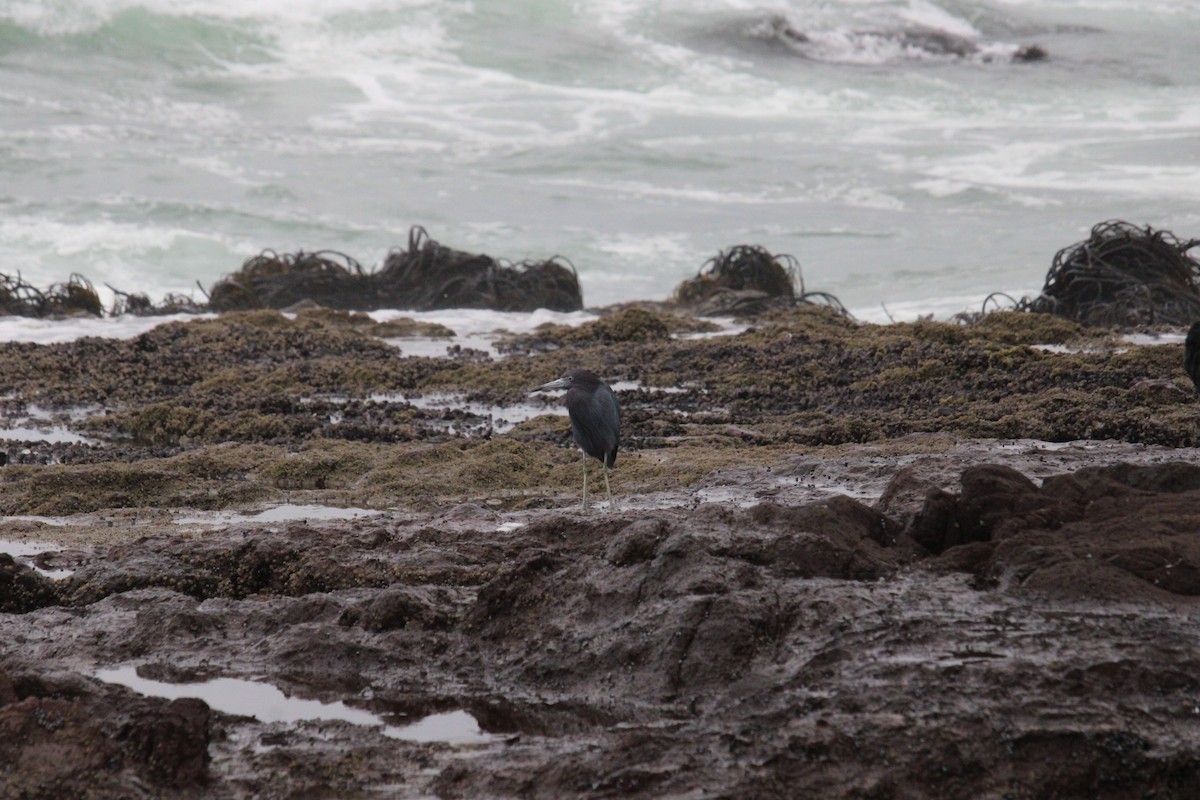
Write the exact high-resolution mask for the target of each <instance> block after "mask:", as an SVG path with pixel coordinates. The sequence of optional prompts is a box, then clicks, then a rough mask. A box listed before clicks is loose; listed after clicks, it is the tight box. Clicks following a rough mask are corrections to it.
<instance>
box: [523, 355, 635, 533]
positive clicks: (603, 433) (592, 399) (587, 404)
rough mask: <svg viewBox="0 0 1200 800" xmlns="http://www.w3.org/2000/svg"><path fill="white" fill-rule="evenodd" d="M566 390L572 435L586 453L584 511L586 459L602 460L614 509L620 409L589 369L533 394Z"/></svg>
mask: <svg viewBox="0 0 1200 800" xmlns="http://www.w3.org/2000/svg"><path fill="white" fill-rule="evenodd" d="M549 389H566V390H567V393H566V394H565V395H563V399H562V402H563V405H564V406H566V407H567V413H568V414H569V415H570V417H571V436H573V437H574V438H575V444H577V445H579V449H580V450H582V451H583V510H584V511H586V510H587V457H588V456H591V457H592V458H595V459H599V461H600V463H601V464H603V465H604V491H605V493H607V494H608V507H609V508H612V490H611V489H610V488H609V487H608V471H609V469H611V468H612V466H613V464H615V463H616V461H617V448H618V447H619V446H620V444H621V442H620V436H621V406H620V405H618V404H617V396H616V395H615V394H613V390H612V389H610V388H609V386H608V384H607V383H605V382H604V381H602V380H600V379H599V378H598V377H596V374H595V373H594V372H589V371H588V370H586V369H569V370H567V371H566V372H564V373H563V374H562V377H561V378H559V379H558V380H556V381H550V382H549V383H546V384H543V385H541V386H539V387H537V388H536V389H531V390H530V394H533V392H544V391H547V390H549Z"/></svg>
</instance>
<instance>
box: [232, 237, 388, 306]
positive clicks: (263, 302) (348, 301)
mask: <svg viewBox="0 0 1200 800" xmlns="http://www.w3.org/2000/svg"><path fill="white" fill-rule="evenodd" d="M372 295H373V292H372V287H371V280H370V276H369V275H367V273H366V272H365V271H364V270H363V268H362V265H361V264H359V263H358V262H357V261H355V260H354V259H353V258H351V257H350V256H348V255H345V254H343V253H338V252H334V251H332V250H320V251H317V252H313V253H306V252H304V251H303V250H301V251H299V252H297V253H284V254H282V255H280V254H278V253H276V252H274V251H273V250H264V251H263V252H262V253H260V254H259V255H257V256H254V257H253V258H250V259H249V260H247V261H246V263H244V264H243V265H242V268H241V269H240V270H239V271H238V272H236V273H235V274H233V275H230V276H228V277H226V278H223V279H221V280H220V281H218V282H217V283H216V284H215V285H214V286H213V288H212V291H211V292H210V293H209V305H210V306H211V307H212V310H213V311H249V310H251V309H256V308H288V307H289V306H292V305H295V304H296V303H299V302H302V301H306V300H307V301H312V302H315V303H317V304H318V305H322V306H326V307H328V308H336V309H343V310H345V309H362V308H364V307H365V308H368V309H369V308H377V307H378V306H377V305H375V304H374V303H373V302H372V300H371V297H372Z"/></svg>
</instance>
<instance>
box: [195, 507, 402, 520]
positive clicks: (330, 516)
mask: <svg viewBox="0 0 1200 800" xmlns="http://www.w3.org/2000/svg"><path fill="white" fill-rule="evenodd" d="M382 513H383V512H382V511H379V510H377V509H372V508H336V507H334V506H315V505H294V504H291V503H284V504H283V505H278V506H272V507H271V508H267V509H264V510H262V511H259V512H257V513H255V514H239V513H237V512H234V511H214V512H211V513H208V514H196V515H193V516H190V517H176V518H175V520H174V522H175V524H176V525H236V524H238V523H242V522H296V521H300V520H304V521H308V520H320V521H327V520H352V519H358V518H359V517H373V516H377V515H379V514H382Z"/></svg>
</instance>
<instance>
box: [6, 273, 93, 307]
mask: <svg viewBox="0 0 1200 800" xmlns="http://www.w3.org/2000/svg"><path fill="white" fill-rule="evenodd" d="M0 314H7V315H11V316H18V317H69V316H74V315H77V314H88V315H90V316H94V317H101V316H104V306H103V305H102V304H101V302H100V295H98V294H97V293H96V289H95V287H93V286H92V284H91V282H90V281H89V280H88V279H87V278H85V277H83V276H82V275H72V276H71V277H70V279H69V280H68V281H67V282H66V283H56V284H53V285H52V286H50V288H49V289H47V290H46V291H44V292H43V291H42V290H40V289H38V288H37V287H36V286H34V285H33V284H31V283H29V282H28V281H26V280H25V279H24V278H22V277H21V275H20V274H19V273H18V274H17V275H16V276H12V275H7V274H4V273H0Z"/></svg>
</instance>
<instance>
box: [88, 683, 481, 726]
mask: <svg viewBox="0 0 1200 800" xmlns="http://www.w3.org/2000/svg"><path fill="white" fill-rule="evenodd" d="M95 676H96V677H97V678H98V679H99V680H102V681H104V682H106V683H115V684H119V685H121V686H125V687H126V688H129V689H132V690H134V691H135V692H138V693H139V694H144V695H149V696H151V697H163V698H166V699H168V700H174V699H176V698H180V697H196V698H199V699H201V700H203V701H204V702H205V703H208V705H209V707H210V708H213V709H216V710H217V711H223V712H225V713H227V714H238V715H242V716H253V717H255V718H256V719H258V720H259V721H260V722H267V723H270V722H283V723H295V722H302V721H305V720H322V719H323V720H340V721H342V722H349V723H352V724H354V725H365V726H369V727H382V728H383V731H382V733H383V735H384V736H387V737H388V738H391V739H400V740H403V741H406V742H441V743H443V744H490V743H491V742H494V741H497V740H498V739H499V738H500V737H498V736H495V735H493V734H489V733H484V732H483V731H482V730H480V728H479V723H478V722H477V721H476V720H475V718H474V717H472V716H471V715H470V714H468V713H467V712H466V711H450V712H446V713H443V714H430V715H429V716H427V717H424V718H422V719H420V720H418V721H417V722H414V723H412V724H411V725H388V724H387V723H385V722H384V721H383V719H382V718H380V717H378V716H376V715H375V714H372V713H371V712H369V711H363V710H362V709H359V708H351V707H350V706H348V705H346V704H345V703H342V702H334V703H322V702H321V701H319V700H303V699H300V698H297V697H288V696H287V695H285V694H284V693H283V692H282V691H280V690H279V689H278V688H276V687H274V686H272V685H271V684H269V683H263V682H262V681H248V680H242V679H240V678H215V679H213V680H211V681H204V682H203V683H165V682H163V681H154V680H150V679H148V678H142V677H140V676H138V674H137V668H136V667H132V666H124V667H110V668H107V669H101V670H97V671H96V673H95Z"/></svg>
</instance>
